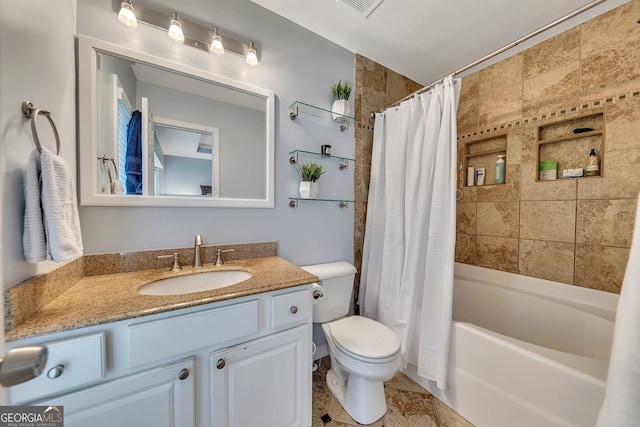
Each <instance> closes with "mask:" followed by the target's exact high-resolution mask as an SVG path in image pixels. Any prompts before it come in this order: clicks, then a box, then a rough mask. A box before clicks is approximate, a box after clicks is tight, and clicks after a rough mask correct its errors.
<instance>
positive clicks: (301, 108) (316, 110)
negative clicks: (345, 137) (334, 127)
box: [289, 101, 356, 132]
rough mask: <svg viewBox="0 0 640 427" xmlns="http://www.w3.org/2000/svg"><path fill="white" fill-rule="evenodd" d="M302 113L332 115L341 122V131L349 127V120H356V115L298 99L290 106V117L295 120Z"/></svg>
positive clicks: (322, 115)
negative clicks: (340, 112)
mask: <svg viewBox="0 0 640 427" xmlns="http://www.w3.org/2000/svg"><path fill="white" fill-rule="evenodd" d="M300 113H305V114H310V115H312V116H319V117H330V118H332V119H333V120H334V121H335V122H337V123H340V132H344V131H345V130H346V129H348V128H349V121H351V120H353V121H355V120H356V119H355V117H351V116H345V115H344V114H338V113H334V112H333V111H331V110H330V109H326V108H322V107H316V106H315V105H311V104H307V103H305V102H301V101H296V102H294V103H293V104H291V105H290V106H289V118H290V119H291V120H295V119H296V117H298V115H299V114H300Z"/></svg>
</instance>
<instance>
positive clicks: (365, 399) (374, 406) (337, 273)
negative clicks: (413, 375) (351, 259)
mask: <svg viewBox="0 0 640 427" xmlns="http://www.w3.org/2000/svg"><path fill="white" fill-rule="evenodd" d="M300 268H302V269H304V270H306V271H308V272H309V273H311V274H313V275H315V276H317V277H318V278H319V279H320V281H321V282H320V285H321V286H322V288H323V289H324V292H323V296H322V297H321V298H319V299H318V301H317V303H315V304H314V305H313V322H314V323H321V324H322V331H323V332H324V335H325V337H326V339H327V345H328V347H329V356H330V358H331V369H330V370H329V371H328V372H327V386H328V387H329V390H330V391H331V394H333V396H335V398H336V399H337V400H338V402H340V404H341V405H342V407H343V408H344V409H345V410H346V411H347V413H348V414H349V415H350V416H351V418H353V419H354V420H355V421H357V422H358V423H360V424H371V423H373V422H375V421H377V420H379V419H380V418H382V416H383V415H384V414H385V412H387V403H386V400H385V396H384V384H383V383H384V381H388V380H390V379H391V378H393V376H394V375H395V373H396V372H397V370H398V368H399V367H400V338H399V337H398V335H397V334H396V333H395V332H394V331H393V330H391V329H390V328H388V327H387V326H385V325H383V324H382V323H380V322H377V321H375V320H372V319H368V318H366V317H363V316H349V317H347V314H349V307H350V304H351V294H352V291H353V279H354V277H355V273H356V268H355V267H354V266H353V265H351V264H350V263H348V262H344V261H338V262H331V263H326V264H315V265H307V266H303V267H300Z"/></svg>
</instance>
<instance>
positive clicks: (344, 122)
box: [340, 117, 349, 132]
mask: <svg viewBox="0 0 640 427" xmlns="http://www.w3.org/2000/svg"><path fill="white" fill-rule="evenodd" d="M340 122H341V125H340V132H344V131H345V130H347V129H349V120H348V119H345V118H344V117H341V118H340Z"/></svg>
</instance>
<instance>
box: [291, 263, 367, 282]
mask: <svg viewBox="0 0 640 427" xmlns="http://www.w3.org/2000/svg"><path fill="white" fill-rule="evenodd" d="M300 268H302V269H303V270H306V271H308V272H309V273H311V274H313V275H314V276H317V277H318V279H320V280H326V279H332V278H334V277H340V276H347V275H349V274H354V273H355V272H356V267H355V266H353V265H352V264H350V263H348V262H346V261H336V262H328V263H325V264H312V265H302V266H300Z"/></svg>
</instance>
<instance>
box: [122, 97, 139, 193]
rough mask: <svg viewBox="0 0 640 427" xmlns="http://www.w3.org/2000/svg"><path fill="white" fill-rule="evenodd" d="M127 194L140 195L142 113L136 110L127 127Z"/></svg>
mask: <svg viewBox="0 0 640 427" xmlns="http://www.w3.org/2000/svg"><path fill="white" fill-rule="evenodd" d="M125 171H126V174H127V182H126V188H127V194H142V113H140V111H138V110H136V111H134V112H133V114H132V115H131V120H129V125H128V126H127V158H126V162H125Z"/></svg>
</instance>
